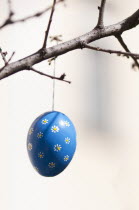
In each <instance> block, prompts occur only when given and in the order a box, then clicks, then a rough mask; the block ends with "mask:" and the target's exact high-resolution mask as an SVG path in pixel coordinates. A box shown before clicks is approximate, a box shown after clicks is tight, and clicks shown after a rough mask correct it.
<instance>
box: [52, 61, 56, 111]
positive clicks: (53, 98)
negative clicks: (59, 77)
mask: <svg viewBox="0 0 139 210" xmlns="http://www.w3.org/2000/svg"><path fill="white" fill-rule="evenodd" d="M55 70H56V59H54V68H53V76H54V77H55ZM54 108H55V79H53V94H52V111H54Z"/></svg>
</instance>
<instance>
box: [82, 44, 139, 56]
mask: <svg viewBox="0 0 139 210" xmlns="http://www.w3.org/2000/svg"><path fill="white" fill-rule="evenodd" d="M83 46H84V47H85V48H88V49H91V50H96V51H100V52H106V53H109V54H117V55H125V56H126V57H129V56H135V57H136V58H139V54H136V53H131V52H123V51H119V50H109V49H102V48H100V47H93V46H90V45H88V44H85V43H84V44H83Z"/></svg>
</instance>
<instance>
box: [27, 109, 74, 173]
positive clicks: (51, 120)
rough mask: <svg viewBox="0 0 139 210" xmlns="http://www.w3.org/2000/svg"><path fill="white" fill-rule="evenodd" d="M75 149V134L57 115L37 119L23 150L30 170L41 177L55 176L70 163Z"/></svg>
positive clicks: (47, 114)
mask: <svg viewBox="0 0 139 210" xmlns="http://www.w3.org/2000/svg"><path fill="white" fill-rule="evenodd" d="M75 149H76V131H75V128H74V125H73V123H72V122H71V120H70V119H69V118H68V117H67V116H66V115H64V114H63V113H61V112H57V111H51V112H46V113H44V114H42V115H40V116H39V117H38V118H37V119H36V120H35V121H34V122H33V123H32V125H31V127H30V129H29V132H28V138H27V150H28V154H29V158H30V161H31V163H32V165H33V167H34V168H35V169H36V170H37V171H38V173H39V174H41V175H43V176H48V177H49V176H56V175H57V174H59V173H61V172H62V171H63V170H64V169H65V168H66V167H67V166H68V164H69V163H70V161H71V160H72V158H73V155H74V152H75Z"/></svg>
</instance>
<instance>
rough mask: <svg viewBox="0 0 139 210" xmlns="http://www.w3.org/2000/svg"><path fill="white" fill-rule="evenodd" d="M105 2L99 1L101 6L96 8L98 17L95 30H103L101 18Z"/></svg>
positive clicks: (103, 0) (104, 0)
mask: <svg viewBox="0 0 139 210" xmlns="http://www.w3.org/2000/svg"><path fill="white" fill-rule="evenodd" d="M105 4H106V0H101V6H100V7H98V9H99V17H98V23H97V25H96V28H103V27H104V24H103V18H104V9H105Z"/></svg>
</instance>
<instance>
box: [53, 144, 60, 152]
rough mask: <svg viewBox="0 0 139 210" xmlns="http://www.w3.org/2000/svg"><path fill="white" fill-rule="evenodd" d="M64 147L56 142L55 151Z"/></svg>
mask: <svg viewBox="0 0 139 210" xmlns="http://www.w3.org/2000/svg"><path fill="white" fill-rule="evenodd" d="M61 149H62V147H61V145H59V144H56V145H54V151H56V152H59V151H60V150H61Z"/></svg>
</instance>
